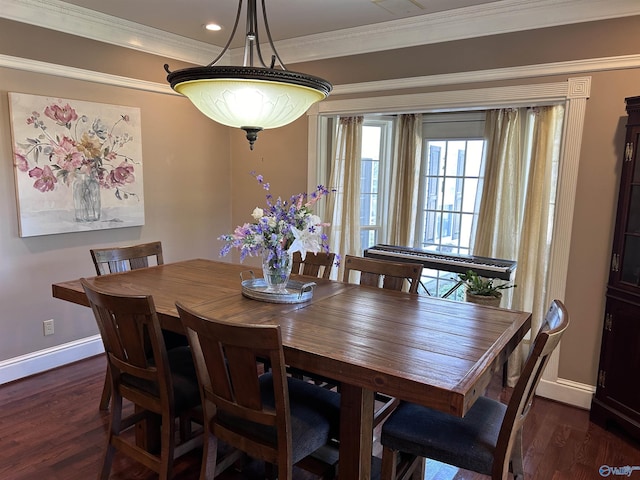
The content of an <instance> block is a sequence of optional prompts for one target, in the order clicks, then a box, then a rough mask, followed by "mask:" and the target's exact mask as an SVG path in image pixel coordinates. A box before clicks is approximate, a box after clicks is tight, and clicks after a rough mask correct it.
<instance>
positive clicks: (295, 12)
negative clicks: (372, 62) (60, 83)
mask: <svg viewBox="0 0 640 480" xmlns="http://www.w3.org/2000/svg"><path fill="white" fill-rule="evenodd" d="M64 1H65V2H66V3H71V4H74V5H77V6H80V7H84V8H88V9H91V10H95V11H98V12H101V13H105V14H108V15H112V16H114V17H118V18H122V19H126V20H130V21H132V22H135V23H139V24H141V25H146V26H148V27H153V28H157V29H159V30H163V31H166V32H170V33H175V34H177V35H181V36H183V37H187V38H191V39H194V40H199V41H201V42H207V43H211V44H213V45H217V46H220V47H222V46H224V45H225V43H226V41H227V39H228V38H229V35H230V33H231V29H232V28H233V22H234V20H235V17H236V12H237V8H238V1H237V0H178V1H176V0H64ZM493 2H495V0H266V2H265V4H266V8H267V18H268V20H269V26H270V30H271V35H272V37H273V40H274V41H279V40H285V39H292V38H297V37H302V36H305V35H311V34H318V33H326V32H331V31H335V30H342V29H346V28H353V27H361V26H364V25H372V24H378V23H382V22H389V21H392V20H399V19H403V18H409V17H414V16H418V15H428V14H433V13H437V12H443V11H450V10H455V9H458V8H463V7H470V6H474V5H481V4H485V3H493ZM261 3H262V2H261V1H260V0H258V2H257V4H258V7H257V8H258V15H259V24H261V21H262V7H261ZM246 4H247V2H246V1H244V2H243V11H242V16H241V20H240V24H239V26H238V30H239V33H240V35H237V34H236V36H235V38H234V43H233V45H232V47H241V46H242V45H243V43H242V42H243V38H242V37H243V34H244V31H245V21H244V19H245V18H246ZM209 22H214V23H217V24H219V25H221V26H222V27H223V30H222V31H220V32H208V31H206V30H204V28H203V25H204V24H206V23H209Z"/></svg>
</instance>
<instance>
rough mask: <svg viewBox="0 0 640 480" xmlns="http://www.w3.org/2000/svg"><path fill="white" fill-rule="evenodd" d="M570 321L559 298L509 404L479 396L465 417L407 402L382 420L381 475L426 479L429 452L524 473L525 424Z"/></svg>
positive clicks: (483, 468) (497, 473) (459, 462)
mask: <svg viewBox="0 0 640 480" xmlns="http://www.w3.org/2000/svg"><path fill="white" fill-rule="evenodd" d="M568 325H569V315H568V313H567V310H566V308H565V307H564V305H563V304H562V303H561V302H560V301H558V300H554V301H553V302H552V304H551V307H550V308H549V311H548V313H547V315H546V317H545V321H544V323H543V325H542V328H541V329H540V332H539V333H538V335H537V336H536V338H535V340H534V342H533V346H532V348H531V352H530V354H529V358H528V359H527V361H526V363H525V365H524V369H523V370H522V373H521V374H520V378H519V379H518V382H517V384H516V386H515V387H514V389H513V393H512V394H511V398H510V400H509V403H508V405H505V404H503V403H501V402H498V401H496V400H493V399H489V398H487V397H480V398H478V400H476V402H475V403H474V404H473V406H472V407H471V409H470V410H469V411H468V412H467V414H466V415H465V416H464V417H462V418H460V417H454V416H452V415H448V414H446V413H443V412H440V411H436V410H432V409H430V408H427V407H423V406H421V405H416V404H413V403H402V404H401V405H400V406H399V407H398V408H397V409H396V411H395V412H394V413H393V414H391V416H390V417H389V418H388V419H387V421H386V422H385V423H384V424H383V425H382V434H381V438H380V442H381V443H382V446H383V453H382V480H391V479H394V480H395V479H399V478H414V479H418V478H419V479H423V478H424V473H425V472H424V464H425V461H424V459H425V458H430V459H433V460H437V461H439V462H443V463H447V464H450V465H454V466H456V467H458V468H463V469H466V470H472V471H475V472H478V473H481V474H484V475H490V476H491V478H492V479H494V480H503V479H506V478H507V476H508V473H509V472H510V471H511V472H512V473H513V476H514V478H515V479H519V480H522V479H524V471H523V456H522V426H523V424H524V421H525V419H526V418H527V414H528V413H529V409H530V408H531V402H532V401H533V396H534V394H535V390H536V387H537V386H538V383H539V382H540V378H541V377H542V372H543V371H544V368H545V366H546V365H547V362H548V361H549V358H550V356H551V353H552V352H553V350H554V349H555V348H556V346H557V345H558V342H560V338H561V337H562V334H563V333H564V331H565V330H566V329H567V326H568ZM399 458H403V461H402V462H398V460H399ZM510 467H511V468H510ZM411 475H412V476H411Z"/></svg>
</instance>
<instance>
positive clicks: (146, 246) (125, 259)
mask: <svg viewBox="0 0 640 480" xmlns="http://www.w3.org/2000/svg"><path fill="white" fill-rule="evenodd" d="M90 252H91V258H92V259H93V265H94V266H95V268H96V273H97V274H98V275H106V274H108V273H116V272H127V271H129V270H135V269H137V268H146V267H148V266H149V259H150V258H152V259H153V260H155V263H156V265H162V264H163V263H164V258H163V257H162V243H161V242H149V243H142V244H139V245H130V246H127V247H114V248H92V249H91V250H90Z"/></svg>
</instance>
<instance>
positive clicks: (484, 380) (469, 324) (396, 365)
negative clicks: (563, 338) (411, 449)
mask: <svg viewBox="0 0 640 480" xmlns="http://www.w3.org/2000/svg"><path fill="white" fill-rule="evenodd" d="M249 270H250V267H247V266H245V265H237V264H230V263H223V262H218V261H212V260H205V259H194V260H186V261H181V262H176V263H169V264H164V265H160V266H154V267H149V268H144V269H139V270H133V271H130V272H125V273H117V274H111V275H104V276H99V277H93V278H91V279H90V281H91V282H93V283H94V284H95V285H96V286H97V287H99V288H101V289H104V290H106V291H109V292H112V293H117V294H133V295H147V294H151V295H152V296H153V299H154V302H155V306H156V310H157V312H158V316H159V319H160V323H161V325H162V327H163V328H165V329H168V330H172V331H175V332H184V330H183V327H182V325H181V323H180V318H179V315H178V313H177V310H176V307H175V302H176V301H180V302H182V303H184V304H185V305H187V306H188V307H191V308H193V309H195V310H196V311H198V312H200V313H202V314H204V315H208V316H210V317H213V318H216V319H221V320H227V321H234V322H238V323H252V324H255V323H261V324H278V325H280V327H281V332H282V342H283V345H284V350H285V359H286V361H287V364H289V365H290V366H292V367H295V368H298V369H302V370H305V371H308V372H310V373H313V374H317V375H321V376H324V377H328V378H331V379H334V380H336V381H338V382H340V385H341V390H340V391H341V413H340V415H341V417H340V452H339V455H340V469H339V475H340V477H341V478H342V479H347V480H356V479H357V480H367V479H369V478H371V454H372V443H373V423H372V419H373V411H374V393H375V392H381V393H385V394H388V395H391V396H394V397H397V398H399V399H401V400H407V401H411V402H416V403H420V404H423V405H426V406H429V407H431V408H434V409H438V410H441V411H443V412H447V413H449V414H451V415H456V416H461V417H462V416H464V415H465V413H466V412H467V411H468V410H469V409H470V408H471V406H472V405H473V403H474V401H475V400H476V399H477V398H478V397H479V396H480V395H482V394H483V393H484V392H485V390H486V387H487V386H488V384H489V381H490V379H491V377H492V375H493V374H494V372H495V371H496V370H498V369H499V368H500V367H501V366H502V365H503V364H504V362H505V361H506V360H507V358H508V356H509V354H510V353H511V352H512V351H513V350H514V349H515V347H516V346H517V345H518V343H519V342H520V341H521V340H522V339H523V337H524V336H525V334H526V333H527V332H528V331H529V329H530V327H531V314H529V313H526V312H520V311H514V310H507V309H499V308H492V307H484V306H479V305H475V304H471V303H464V302H456V301H452V300H446V299H440V298H434V297H429V296H423V295H414V294H408V293H402V292H395V291H389V290H385V289H379V288H372V287H364V286H359V285H355V284H349V283H343V282H337V281H332V280H324V279H320V278H310V277H302V276H295V275H294V276H292V279H294V280H296V281H299V282H310V281H313V282H315V283H316V285H315V287H314V289H313V294H312V295H311V298H310V299H308V300H307V301H305V302H301V303H271V302H265V301H260V300H255V299H252V298H249V297H247V296H245V295H243V293H242V284H241V279H242V278H245V279H246V278H251V277H250V274H249V273H248V272H249ZM257 273H258V272H257ZM247 275H249V276H248V277H247ZM256 276H257V277H260V276H261V275H259V273H258V274H257V275H256ZM52 287H53V296H54V297H56V298H59V299H62V300H66V301H69V302H73V303H76V304H79V305H85V306H88V305H89V304H88V301H87V298H86V296H85V295H84V292H83V290H82V287H81V285H80V281H79V279H78V280H72V281H64V282H60V283H55V284H54V285H53V286H52Z"/></svg>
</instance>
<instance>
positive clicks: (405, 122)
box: [387, 114, 422, 246]
mask: <svg viewBox="0 0 640 480" xmlns="http://www.w3.org/2000/svg"><path fill="white" fill-rule="evenodd" d="M421 155H422V114H406V115H400V116H398V120H397V122H396V131H395V145H394V155H393V162H392V165H391V188H390V190H389V218H392V219H393V221H392V222H390V228H389V238H388V242H387V243H390V244H391V245H403V246H413V243H414V233H415V223H416V215H417V207H418V188H417V186H418V181H419V176H420V157H421Z"/></svg>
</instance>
